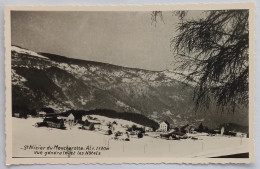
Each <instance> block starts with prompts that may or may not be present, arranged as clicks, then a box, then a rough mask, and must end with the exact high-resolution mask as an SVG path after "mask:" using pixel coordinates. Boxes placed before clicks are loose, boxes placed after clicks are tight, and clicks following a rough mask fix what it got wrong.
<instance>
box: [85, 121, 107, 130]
mask: <svg viewBox="0 0 260 169" xmlns="http://www.w3.org/2000/svg"><path fill="white" fill-rule="evenodd" d="M82 128H83V129H86V130H95V129H101V128H102V127H101V123H100V121H98V120H89V119H86V120H85V122H84V124H83V125H82Z"/></svg>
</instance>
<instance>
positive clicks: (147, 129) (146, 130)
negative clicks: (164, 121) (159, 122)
mask: <svg viewBox="0 0 260 169" xmlns="http://www.w3.org/2000/svg"><path fill="white" fill-rule="evenodd" d="M144 131H145V132H152V131H153V128H152V127H147V126H145V127H144Z"/></svg>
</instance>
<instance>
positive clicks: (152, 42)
mask: <svg viewBox="0 0 260 169" xmlns="http://www.w3.org/2000/svg"><path fill="white" fill-rule="evenodd" d="M151 14H152V13H151V12H93V11H92V12H82V11H81V12H80V11H77V12H76V11H72V12H69V11H59V12H58V11H51V12H50V11H12V12H11V43H12V45H18V46H21V47H23V48H26V49H29V50H33V51H36V52H46V53H52V54H58V55H62V56H67V57H71V58H78V59H83V60H92V61H98V62H105V63H110V64H115V65H120V66H126V67H133V68H141V69H148V70H157V71H160V70H165V69H172V68H173V66H172V63H173V61H174V58H173V54H172V52H171V48H170V40H171V39H172V38H173V37H174V36H175V35H176V30H175V29H176V24H177V23H178V22H179V20H178V18H177V17H176V16H175V15H173V13H172V12H164V13H163V19H164V21H162V20H158V21H157V23H156V24H154V23H153V22H152V19H151Z"/></svg>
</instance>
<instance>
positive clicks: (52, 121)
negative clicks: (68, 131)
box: [43, 117, 65, 129]
mask: <svg viewBox="0 0 260 169" xmlns="http://www.w3.org/2000/svg"><path fill="white" fill-rule="evenodd" d="M43 122H46V123H47V127H52V128H59V129H63V128H65V125H64V121H63V119H57V118H55V117H46V118H45V119H44V120H43Z"/></svg>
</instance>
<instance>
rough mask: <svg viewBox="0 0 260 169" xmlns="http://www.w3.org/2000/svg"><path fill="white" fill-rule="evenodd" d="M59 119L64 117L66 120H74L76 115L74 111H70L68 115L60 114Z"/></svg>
mask: <svg viewBox="0 0 260 169" xmlns="http://www.w3.org/2000/svg"><path fill="white" fill-rule="evenodd" d="M59 119H62V120H63V121H65V122H74V120H75V117H74V115H73V114H72V113H70V114H67V115H61V116H59Z"/></svg>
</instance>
